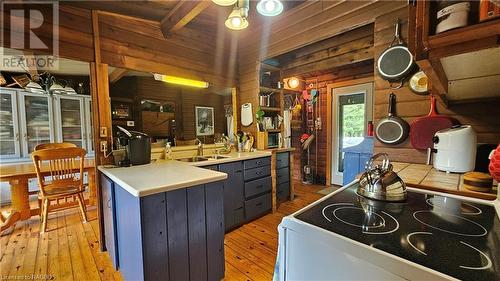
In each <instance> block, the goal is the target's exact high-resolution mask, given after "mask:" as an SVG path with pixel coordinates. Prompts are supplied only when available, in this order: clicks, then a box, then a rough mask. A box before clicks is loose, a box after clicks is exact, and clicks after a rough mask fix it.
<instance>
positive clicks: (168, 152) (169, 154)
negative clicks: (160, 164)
mask: <svg viewBox="0 0 500 281" xmlns="http://www.w3.org/2000/svg"><path fill="white" fill-rule="evenodd" d="M165 160H172V147H171V145H170V142H167V144H166V145H165Z"/></svg>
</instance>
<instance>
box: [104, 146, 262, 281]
mask: <svg viewBox="0 0 500 281" xmlns="http://www.w3.org/2000/svg"><path fill="white" fill-rule="evenodd" d="M268 162H269V163H270V153H268V152H252V153H241V154H238V153H232V154H230V155H227V156H226V157H225V158H220V159H213V160H208V161H194V162H182V161H176V160H157V161H156V162H155V163H151V164H147V165H141V166H133V167H124V168H117V167H106V166H100V167H99V171H101V173H102V175H101V178H100V180H101V188H102V196H103V197H102V198H103V200H102V202H103V205H104V206H103V216H102V217H103V220H104V232H105V246H106V249H107V251H108V252H109V254H110V256H111V259H112V261H113V264H114V266H115V268H117V269H119V270H120V272H121V273H122V275H123V277H124V279H125V280H220V279H222V278H223V277H224V232H225V217H228V212H227V206H228V204H227V203H225V200H224V198H225V197H226V194H230V195H231V194H234V191H235V190H239V189H240V188H238V185H237V181H236V180H235V178H236V179H237V178H238V176H237V175H238V173H239V178H240V179H243V178H245V179H246V180H247V181H248V182H243V181H242V185H241V190H243V188H244V184H245V183H252V180H253V181H260V182H264V183H262V184H260V185H259V186H253V187H254V188H257V189H258V188H261V189H263V190H267V186H266V184H265V182H266V177H268V176H270V166H269V163H268ZM200 165H201V166H204V167H197V166H200ZM219 167H220V172H219V171H218V170H219ZM268 170H269V172H268ZM251 187H252V186H250V185H249V186H248V188H247V189H248V190H251V189H250V188H251ZM269 190H270V185H269ZM266 194H267V193H266ZM242 196H243V195H242ZM268 197H269V196H268V195H262V193H259V194H258V197H251V200H248V201H244V200H245V198H242V199H241V200H242V201H241V203H242V204H244V205H245V207H247V212H246V213H248V214H249V215H250V216H249V218H255V217H256V216H259V215H262V214H264V213H265V212H268V211H270V210H271V203H270V202H271V200H270V197H269V198H268ZM231 199H232V198H231ZM226 201H228V202H229V203H234V202H237V201H238V200H226ZM267 201H269V203H265V202H267ZM229 206H232V205H231V204H229ZM264 207H265V208H264ZM230 211H232V209H230ZM243 211H245V209H243ZM229 214H230V216H229V218H233V216H232V213H229ZM242 214H245V212H242ZM243 221H244V220H242V221H241V222H239V223H242V222H243Z"/></svg>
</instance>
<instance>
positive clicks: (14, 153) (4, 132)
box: [0, 90, 20, 158]
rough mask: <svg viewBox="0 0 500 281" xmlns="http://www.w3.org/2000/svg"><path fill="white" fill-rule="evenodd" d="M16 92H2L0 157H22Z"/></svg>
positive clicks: (0, 95)
mask: <svg viewBox="0 0 500 281" xmlns="http://www.w3.org/2000/svg"><path fill="white" fill-rule="evenodd" d="M16 106H17V102H16V92H15V91H7V90H1V91H0V157H1V158H15V157H19V156H20V149H19V131H18V127H17V125H18V123H17V110H16V108H17V107H16Z"/></svg>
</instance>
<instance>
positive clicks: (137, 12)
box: [61, 0, 305, 37]
mask: <svg viewBox="0 0 500 281" xmlns="http://www.w3.org/2000/svg"><path fill="white" fill-rule="evenodd" d="M257 2H258V1H257V0H251V1H250V12H249V21H250V23H251V24H252V25H260V24H262V23H263V22H265V21H266V20H269V18H266V17H263V16H261V15H258V14H257V12H256V8H255V7H256V5H257ZM304 2H305V1H304V0H288V1H283V3H284V6H285V11H287V10H290V9H292V8H294V7H296V6H298V5H300V4H302V3H304ZM61 4H63V5H70V6H75V7H80V8H84V9H89V10H101V11H106V12H111V13H117V14H122V15H126V16H131V17H136V18H141V19H145V20H150V21H155V22H160V23H161V24H162V31H163V33H164V34H165V36H166V37H168V35H169V33H172V32H178V31H179V30H180V29H182V28H183V27H184V26H186V27H190V28H192V29H196V30H202V31H204V32H208V33H212V34H215V33H216V32H217V29H218V28H219V27H224V21H225V19H226V18H227V16H228V15H229V13H230V12H231V7H222V6H218V5H216V4H214V3H213V2H212V1H210V0H202V1H178V0H132V1H116V0H115V1H106V0H103V1H61ZM226 30H227V29H226Z"/></svg>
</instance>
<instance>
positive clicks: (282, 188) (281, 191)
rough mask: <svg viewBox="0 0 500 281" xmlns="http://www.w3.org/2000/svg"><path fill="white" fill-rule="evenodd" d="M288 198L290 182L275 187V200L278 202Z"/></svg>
mask: <svg viewBox="0 0 500 281" xmlns="http://www.w3.org/2000/svg"><path fill="white" fill-rule="evenodd" d="M288 196H290V182H284V183H281V184H278V186H276V198H277V199H278V201H284V200H287V199H288Z"/></svg>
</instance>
